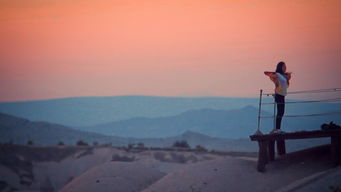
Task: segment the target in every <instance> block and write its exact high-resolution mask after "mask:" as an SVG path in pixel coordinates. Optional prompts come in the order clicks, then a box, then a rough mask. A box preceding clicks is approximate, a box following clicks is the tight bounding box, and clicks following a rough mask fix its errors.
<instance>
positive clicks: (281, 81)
mask: <svg viewBox="0 0 341 192" xmlns="http://www.w3.org/2000/svg"><path fill="white" fill-rule="evenodd" d="M286 70H287V67H286V65H285V63H284V62H283V61H281V62H279V63H278V64H277V66H276V72H269V71H265V72H264V74H265V75H267V76H269V78H270V79H271V80H272V81H273V82H274V84H275V103H276V106H277V115H276V127H275V130H273V131H272V132H273V133H280V132H281V123H282V118H283V115H284V111H285V96H286V95H287V89H288V87H289V84H290V83H289V81H290V79H291V73H287V72H286Z"/></svg>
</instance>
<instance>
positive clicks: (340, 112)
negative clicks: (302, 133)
mask: <svg viewBox="0 0 341 192" xmlns="http://www.w3.org/2000/svg"><path fill="white" fill-rule="evenodd" d="M336 114H341V111H337V112H328V113H315V114H305V115H283V117H314V116H325V115H336ZM259 118H274V116H273V115H271V116H270V115H269V116H259Z"/></svg>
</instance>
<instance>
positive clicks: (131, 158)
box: [111, 154, 135, 162]
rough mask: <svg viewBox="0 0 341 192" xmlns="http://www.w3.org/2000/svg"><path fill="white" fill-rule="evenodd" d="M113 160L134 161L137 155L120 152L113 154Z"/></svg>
mask: <svg viewBox="0 0 341 192" xmlns="http://www.w3.org/2000/svg"><path fill="white" fill-rule="evenodd" d="M111 161H122V162H132V161H135V157H128V156H120V155H118V154H115V155H113V156H112V159H111Z"/></svg>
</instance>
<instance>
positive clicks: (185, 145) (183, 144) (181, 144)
mask: <svg viewBox="0 0 341 192" xmlns="http://www.w3.org/2000/svg"><path fill="white" fill-rule="evenodd" d="M173 147H178V148H186V149H190V148H191V147H190V146H189V144H188V143H187V141H176V142H175V143H174V144H173Z"/></svg>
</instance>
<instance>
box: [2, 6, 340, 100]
mask: <svg viewBox="0 0 341 192" xmlns="http://www.w3.org/2000/svg"><path fill="white" fill-rule="evenodd" d="M340 9H341V1H339V0H285V1H281V0H241V1H238V0H225V1H223V0H206V1H200V0H195V1H194V0H193V1H190V0H169V1H162V0H149V1H144V0H135V1H134V0H112V1H110V0H48V1H46V0H0V42H1V43H0V88H1V90H0V101H19V100H36V99H48V98H60V97H74V96H112V95H135V94H138V95H160V96H238V97H239V96H240V97H257V95H258V90H259V89H260V88H263V89H265V90H269V91H271V90H272V89H273V85H272V83H271V82H270V81H269V79H268V78H266V77H265V76H264V75H263V71H264V70H274V68H275V65H276V63H277V62H278V61H280V60H284V61H285V62H286V63H287V67H288V70H289V71H292V72H294V75H293V79H292V82H291V87H290V89H291V90H302V89H318V88H331V87H341V83H340V82H341V81H340V80H341V77H340V72H341V54H340V53H341V37H340V34H341V19H340V18H341V12H340V11H339V10H340Z"/></svg>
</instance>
